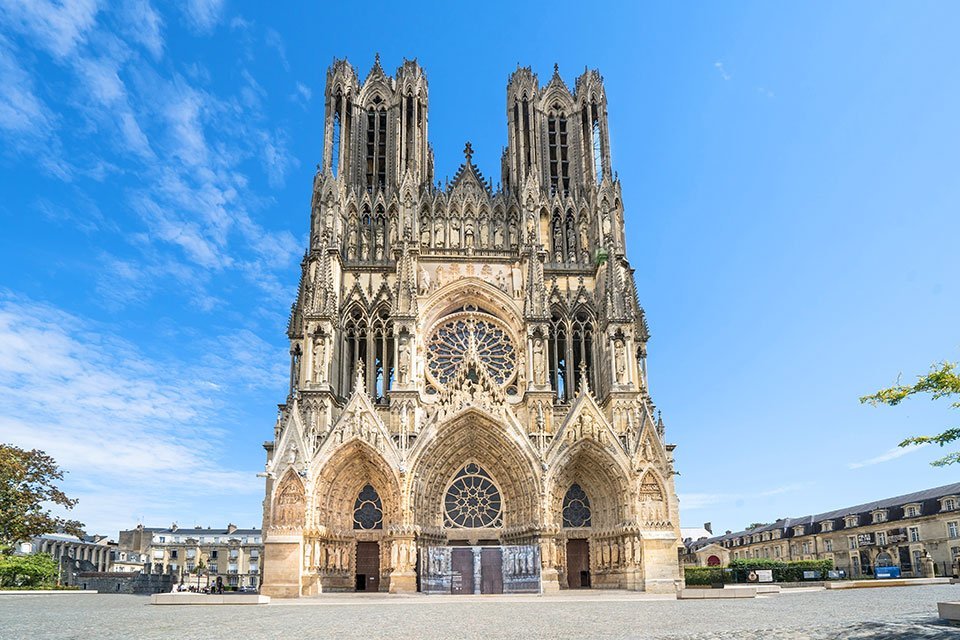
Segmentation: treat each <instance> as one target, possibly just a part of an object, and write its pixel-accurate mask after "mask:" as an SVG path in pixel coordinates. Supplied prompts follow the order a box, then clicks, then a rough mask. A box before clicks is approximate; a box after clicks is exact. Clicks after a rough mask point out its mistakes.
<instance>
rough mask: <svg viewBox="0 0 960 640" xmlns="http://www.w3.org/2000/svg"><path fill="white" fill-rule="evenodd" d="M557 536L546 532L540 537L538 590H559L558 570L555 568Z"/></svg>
mask: <svg viewBox="0 0 960 640" xmlns="http://www.w3.org/2000/svg"><path fill="white" fill-rule="evenodd" d="M557 544H558V541H557V537H556V535H555V534H548V535H544V536H541V538H540V591H542V592H543V593H553V592H556V591H560V571H559V570H558V569H557V560H558V556H557V551H558V549H557Z"/></svg>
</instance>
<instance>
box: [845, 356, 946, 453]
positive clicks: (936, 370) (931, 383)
mask: <svg viewBox="0 0 960 640" xmlns="http://www.w3.org/2000/svg"><path fill="white" fill-rule="evenodd" d="M916 394H929V395H930V399H931V400H939V399H941V398H952V397H955V396H960V374H958V373H957V363H955V362H941V363H939V364H935V365H933V366H932V367H930V372H929V373H927V374H926V375H922V376H917V382H916V384H913V385H902V384H900V383H899V381H897V384H895V385H894V386H892V387H889V388H887V389H881V390H880V391H877V392H876V393H874V394H873V395H869V396H863V397H862V398H860V402H862V403H869V404H871V405H873V406H877V405H880V404H887V405H890V406H895V405H898V404H900V403H901V402H902V401H904V400H906V399H907V398H909V397H910V396H912V395H916ZM950 406H951V407H953V408H954V409H960V401H957V402H953V403H951V405H950ZM956 440H960V428H957V427H954V428H950V429H946V430H945V431H943V432H942V433H938V434H936V435H932V436H914V437H912V438H907V439H906V440H904V441H903V442H901V443H900V446H901V447H910V446H915V445H918V444H930V443H933V444H938V445H940V446H941V447H943V446H945V445H947V444H949V443H951V442H954V441H956ZM958 462H960V451H954V452H953V453H950V454H947V455H945V456H944V457H942V458H939V459H937V460H934V461H933V462H931V463H930V464H932V465H933V466H935V467H943V466H946V465H949V464H956V463H958Z"/></svg>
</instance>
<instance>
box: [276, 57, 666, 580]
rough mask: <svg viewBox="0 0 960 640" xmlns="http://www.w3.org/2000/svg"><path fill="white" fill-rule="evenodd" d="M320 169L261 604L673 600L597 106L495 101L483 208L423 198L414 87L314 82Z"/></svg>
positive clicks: (514, 96)
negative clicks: (494, 142)
mask: <svg viewBox="0 0 960 640" xmlns="http://www.w3.org/2000/svg"><path fill="white" fill-rule="evenodd" d="M325 99H326V112H325V118H326V119H325V137H324V142H323V161H322V163H321V164H320V165H318V168H317V174H316V177H315V178H314V183H313V193H312V201H311V209H310V235H309V238H310V239H309V247H308V248H307V252H306V254H305V256H304V259H303V262H302V273H301V279H300V286H299V292H298V295H297V299H296V301H295V302H294V305H293V309H292V313H291V317H290V323H289V328H288V337H289V339H290V390H289V395H288V397H287V399H286V402H284V403H283V404H282V405H280V409H279V416H278V419H277V422H276V426H275V428H274V432H273V439H271V440H270V441H268V442H266V443H265V444H264V446H265V448H266V451H267V464H266V470H265V473H264V475H265V477H266V478H267V480H266V495H265V500H264V504H263V507H264V508H263V511H264V548H265V550H264V554H265V560H264V584H263V593H265V594H268V595H271V596H279V597H297V596H300V595H306V594H315V593H318V592H321V591H329V590H354V589H363V590H369V589H376V590H381V591H389V592H412V591H416V590H423V591H446V592H454V593H461V592H500V591H504V592H510V591H537V590H539V589H541V588H542V589H544V590H555V589H559V588H566V587H568V586H595V587H609V588H624V589H634V590H647V591H655V592H673V591H674V589H675V586H676V584H677V583H678V581H679V567H678V554H677V550H678V547H680V546H681V543H680V531H679V528H678V527H679V521H678V513H677V499H676V494H675V490H674V482H673V475H674V470H673V453H672V452H673V448H674V446H673V445H670V444H667V443H666V440H665V439H664V425H663V422H662V420H660V419H659V417H657V414H656V410H655V407H654V405H653V402H652V400H651V398H650V395H649V393H648V387H647V371H646V348H647V340H648V337H649V336H648V331H647V325H646V321H645V319H644V314H643V310H642V308H641V307H640V305H639V302H638V300H637V295H636V288H635V283H634V274H633V270H632V269H631V268H630V265H629V263H628V261H627V258H626V255H625V238H624V217H623V206H622V200H621V188H620V183H619V181H618V180H617V179H616V177H615V176H614V174H613V171H612V168H611V159H610V145H609V137H608V129H607V103H606V95H605V92H604V87H603V81H602V78H601V77H600V75H599V73H598V72H596V71H586V72H584V73H583V75H581V76H580V77H579V78H577V80H576V82H575V84H574V88H573V90H572V91H571V89H570V87H568V86H567V85H566V84H565V83H564V81H563V80H562V79H561V77H560V75H559V74H558V73H557V72H556V70H554V74H553V77H552V78H551V79H550V81H549V82H548V83H547V84H546V85H543V86H541V85H540V83H539V81H538V79H537V76H536V75H534V74H533V73H532V72H531V70H530V69H529V68H519V69H517V70H516V71H515V72H514V73H513V74H512V75H511V76H510V79H509V82H508V84H507V109H506V112H507V131H508V142H507V148H506V150H505V151H504V153H503V157H502V163H501V168H502V174H501V184H502V186H501V187H498V188H497V189H494V187H493V184H492V181H490V180H488V179H487V178H485V177H484V176H483V175H481V173H480V171H479V169H478V168H477V167H476V166H475V165H474V164H473V162H472V147H471V145H470V143H467V145H466V148H465V149H464V156H465V161H464V163H463V164H462V165H461V166H460V167H459V169H458V170H457V172H456V175H455V176H454V178H453V179H452V180H451V181H449V182H447V183H446V184H442V185H441V184H439V183H435V182H434V169H433V153H432V150H431V148H430V145H429V144H428V141H427V110H428V104H429V100H428V90H427V80H426V76H425V75H424V72H423V70H422V69H421V68H420V67H419V66H418V65H417V63H416V62H411V61H405V62H404V63H403V65H402V66H401V67H400V68H399V69H398V70H397V71H396V74H395V75H394V76H393V77H389V76H388V75H387V74H386V73H385V72H384V70H383V69H382V68H381V66H380V62H379V58H378V59H377V62H376V63H375V65H374V66H373V68H372V69H371V71H370V72H369V74H367V76H366V78H365V79H363V80H361V79H360V77H359V76H358V74H357V72H356V71H355V69H354V68H353V67H352V66H350V64H348V63H347V62H346V61H335V62H334V64H333V66H332V67H331V68H330V69H329V71H328V73H327V88H326V93H325Z"/></svg>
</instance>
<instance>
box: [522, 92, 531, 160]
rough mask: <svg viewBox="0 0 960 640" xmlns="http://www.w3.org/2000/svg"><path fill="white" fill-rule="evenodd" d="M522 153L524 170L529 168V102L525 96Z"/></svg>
mask: <svg viewBox="0 0 960 640" xmlns="http://www.w3.org/2000/svg"><path fill="white" fill-rule="evenodd" d="M523 153H524V161H523V168H524V172H523V173H526V170H527V169H529V168H530V164H531V163H530V103H529V102H528V101H527V96H523Z"/></svg>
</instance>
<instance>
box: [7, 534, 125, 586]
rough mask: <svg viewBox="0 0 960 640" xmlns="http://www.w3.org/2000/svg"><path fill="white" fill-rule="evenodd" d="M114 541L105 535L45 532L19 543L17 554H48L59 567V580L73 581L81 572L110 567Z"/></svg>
mask: <svg viewBox="0 0 960 640" xmlns="http://www.w3.org/2000/svg"><path fill="white" fill-rule="evenodd" d="M116 547H117V544H116V543H115V542H113V541H111V540H108V539H107V537H106V536H99V535H92V536H84V537H82V538H78V537H76V536H72V535H67V534H63V533H47V534H43V535H40V536H37V537H35V538H33V539H32V540H31V541H29V542H24V543H23V544H21V545H19V548H18V549H17V552H18V553H19V554H24V555H25V554H31V553H47V554H50V555H51V556H52V557H53V559H54V560H56V561H57V565H58V566H59V569H60V576H59V582H60V583H61V584H66V585H74V584H77V575H78V574H79V573H80V572H84V571H109V570H111V567H112V566H113V558H114V557H115V555H116Z"/></svg>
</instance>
